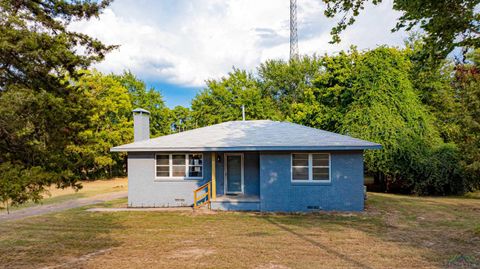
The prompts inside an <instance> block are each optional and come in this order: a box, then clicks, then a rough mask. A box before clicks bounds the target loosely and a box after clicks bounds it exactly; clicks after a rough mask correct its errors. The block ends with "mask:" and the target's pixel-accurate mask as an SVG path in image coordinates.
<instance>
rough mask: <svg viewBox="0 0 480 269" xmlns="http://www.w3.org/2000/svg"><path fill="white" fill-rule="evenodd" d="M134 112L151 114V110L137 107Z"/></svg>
mask: <svg viewBox="0 0 480 269" xmlns="http://www.w3.org/2000/svg"><path fill="white" fill-rule="evenodd" d="M133 113H140V114H150V111H148V110H145V109H143V108H135V109H134V110H133Z"/></svg>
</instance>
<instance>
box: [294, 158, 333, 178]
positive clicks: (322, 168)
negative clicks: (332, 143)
mask: <svg viewBox="0 0 480 269" xmlns="http://www.w3.org/2000/svg"><path fill="white" fill-rule="evenodd" d="M292 181H312V182H322V181H323V182H325V181H330V154H329V153H294V154H292Z"/></svg>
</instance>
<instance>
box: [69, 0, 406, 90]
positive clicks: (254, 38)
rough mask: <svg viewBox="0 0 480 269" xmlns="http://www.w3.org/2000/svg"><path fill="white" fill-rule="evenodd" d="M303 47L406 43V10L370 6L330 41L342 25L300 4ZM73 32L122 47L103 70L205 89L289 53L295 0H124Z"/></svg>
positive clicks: (320, 49) (321, 49) (314, 4)
mask: <svg viewBox="0 0 480 269" xmlns="http://www.w3.org/2000/svg"><path fill="white" fill-rule="evenodd" d="M298 6H299V9H298V19H299V27H298V28H299V30H298V31H299V32H298V35H299V49H300V53H302V54H312V53H320V54H323V53H326V52H337V51H340V50H342V49H347V48H348V47H349V46H350V45H352V44H354V45H357V46H358V47H359V48H361V49H362V48H373V47H375V46H376V45H379V44H389V45H401V44H402V40H403V38H404V37H405V34H404V33H396V34H391V33H390V29H391V28H392V27H393V26H394V25H395V19H396V17H398V16H399V14H398V13H396V12H394V11H392V10H391V6H392V3H391V1H387V2H386V3H384V4H381V5H380V6H378V7H371V6H368V7H367V8H366V10H365V11H364V14H363V15H361V16H360V18H359V19H358V22H357V23H356V24H355V25H353V26H352V27H350V28H348V29H347V31H346V32H345V33H344V34H342V38H343V42H342V43H341V44H337V45H331V44H328V41H329V40H330V35H329V31H330V29H331V27H332V26H333V25H334V23H335V21H334V20H328V19H326V18H325V17H324V16H323V8H324V7H323V4H321V1H320V0H299V1H298ZM71 28H72V29H73V30H76V31H81V32H84V33H87V34H89V35H92V36H95V37H97V38H99V39H100V40H101V41H103V42H104V43H106V44H117V45H120V48H119V49H117V50H116V51H114V52H112V53H110V54H108V55H107V56H106V59H105V61H103V62H102V63H99V64H98V65H97V66H95V67H96V68H98V69H99V70H101V71H104V72H115V73H119V72H122V71H123V70H125V69H130V70H131V71H132V72H134V73H135V74H137V75H139V76H140V77H141V78H142V79H147V80H155V81H164V82H168V83H173V84H177V85H180V86H202V85H203V84H204V81H205V80H206V79H210V78H218V77H221V76H222V75H225V74H226V73H228V72H229V71H230V70H231V68H232V66H235V67H239V68H245V69H248V70H251V69H254V68H255V67H256V66H257V65H258V64H259V63H260V62H262V61H264V60H266V59H271V58H282V59H287V58H288V54H289V44H288V42H289V1H288V0H282V1H279V0H261V1H260V0H202V1H189V0H166V1H161V2H160V1H155V2H154V1H145V0H144V1H135V0H117V2H114V3H113V4H112V6H111V7H109V8H107V9H106V10H105V11H104V13H103V14H102V15H101V16H100V18H99V19H98V20H97V19H93V20H90V21H80V22H75V23H74V24H72V26H71Z"/></svg>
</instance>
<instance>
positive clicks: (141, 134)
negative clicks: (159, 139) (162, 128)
mask: <svg viewBox="0 0 480 269" xmlns="http://www.w3.org/2000/svg"><path fill="white" fill-rule="evenodd" d="M148 139H150V112H148V111H147V110H145V109H141V108H136V109H134V110H133V141H134V142H137V141H143V140H148Z"/></svg>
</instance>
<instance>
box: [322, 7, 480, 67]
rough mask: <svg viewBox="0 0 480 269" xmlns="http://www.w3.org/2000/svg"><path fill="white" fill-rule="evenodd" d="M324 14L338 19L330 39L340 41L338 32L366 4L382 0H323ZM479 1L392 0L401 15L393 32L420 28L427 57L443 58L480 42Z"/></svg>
mask: <svg viewBox="0 0 480 269" xmlns="http://www.w3.org/2000/svg"><path fill="white" fill-rule="evenodd" d="M323 2H324V3H326V4H327V9H326V10H325V15H326V16H327V17H330V18H333V17H335V16H336V15H340V16H341V19H340V21H339V22H338V24H337V25H336V26H335V27H334V28H333V29H332V31H331V34H332V37H333V40H332V42H340V33H341V32H342V31H343V30H345V29H346V28H347V27H348V26H349V25H352V24H353V23H354V22H355V18H356V17H357V16H358V15H359V14H360V13H361V11H362V10H363V9H364V6H365V4H366V3H372V4H374V5H378V4H379V3H381V2H382V0H372V1H368V0H323ZM479 3H480V1H479V0H456V1H451V0H408V1H406V0H394V1H393V9H394V10H397V11H400V12H401V13H402V16H401V17H400V18H399V19H398V22H397V24H396V26H395V28H394V29H392V31H398V30H400V29H405V30H407V31H410V30H412V29H416V27H418V28H420V29H421V30H422V31H423V32H424V33H425V43H426V48H427V49H426V52H427V53H428V54H427V55H426V56H428V57H429V58H431V59H433V60H437V59H444V58H445V57H446V56H447V55H448V54H449V53H450V52H451V51H452V50H453V49H454V48H455V47H467V48H471V47H478V46H479V45H480V36H479V34H480V23H479V22H480V13H479V12H478V11H479V10H478V4H479Z"/></svg>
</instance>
